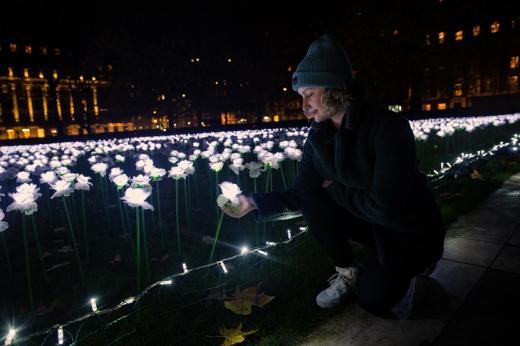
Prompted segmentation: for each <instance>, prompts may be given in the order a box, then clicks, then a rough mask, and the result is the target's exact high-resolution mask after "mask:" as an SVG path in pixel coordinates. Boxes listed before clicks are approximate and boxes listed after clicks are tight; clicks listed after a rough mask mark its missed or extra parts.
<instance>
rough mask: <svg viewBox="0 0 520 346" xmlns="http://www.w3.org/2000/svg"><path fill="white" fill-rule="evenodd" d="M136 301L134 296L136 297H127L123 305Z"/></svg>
mask: <svg viewBox="0 0 520 346" xmlns="http://www.w3.org/2000/svg"><path fill="white" fill-rule="evenodd" d="M134 301H135V298H134V297H129V298H126V299H125V300H124V301H123V305H127V304H132V303H133V302H134Z"/></svg>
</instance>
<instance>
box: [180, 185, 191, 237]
mask: <svg viewBox="0 0 520 346" xmlns="http://www.w3.org/2000/svg"><path fill="white" fill-rule="evenodd" d="M186 179H187V178H184V181H183V182H182V183H183V185H184V210H185V212H186V225H187V228H188V231H190V230H191V216H190V214H191V213H190V208H189V203H188V199H189V193H190V191H189V189H188V186H187V184H186ZM190 234H191V233H190Z"/></svg>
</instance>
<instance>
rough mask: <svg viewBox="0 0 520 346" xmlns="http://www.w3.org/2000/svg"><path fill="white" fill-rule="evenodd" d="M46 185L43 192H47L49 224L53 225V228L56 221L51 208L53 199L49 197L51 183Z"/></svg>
mask: <svg viewBox="0 0 520 346" xmlns="http://www.w3.org/2000/svg"><path fill="white" fill-rule="evenodd" d="M45 185H46V187H45V188H44V189H43V193H44V194H45V197H44V199H45V205H46V207H47V216H48V217H49V225H50V226H51V229H52V228H53V225H54V221H53V218H52V209H51V204H50V203H51V199H50V198H49V184H45Z"/></svg>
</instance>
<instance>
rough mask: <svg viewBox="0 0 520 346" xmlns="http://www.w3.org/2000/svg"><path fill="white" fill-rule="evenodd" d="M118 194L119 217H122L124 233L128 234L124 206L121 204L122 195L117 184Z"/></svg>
mask: <svg viewBox="0 0 520 346" xmlns="http://www.w3.org/2000/svg"><path fill="white" fill-rule="evenodd" d="M116 194H117V207H118V209H119V217H120V218H121V226H122V227H123V234H125V235H126V220H125V216H124V215H123V207H122V206H121V196H120V195H119V188H118V187H117V186H116Z"/></svg>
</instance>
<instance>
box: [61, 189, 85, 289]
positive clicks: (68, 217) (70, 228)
mask: <svg viewBox="0 0 520 346" xmlns="http://www.w3.org/2000/svg"><path fill="white" fill-rule="evenodd" d="M65 198H66V197H63V198H62V201H63V207H64V208H65V215H66V216H67V224H68V226H69V231H70V237H71V238H72V244H73V246H74V253H75V254H76V260H77V261H78V268H79V276H80V278H81V284H82V285H83V286H85V277H84V276H83V268H82V267H81V260H80V258H79V249H78V245H77V242H76V236H75V235H74V229H73V227H72V221H71V220H70V213H69V207H68V206H67V201H66V200H65Z"/></svg>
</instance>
